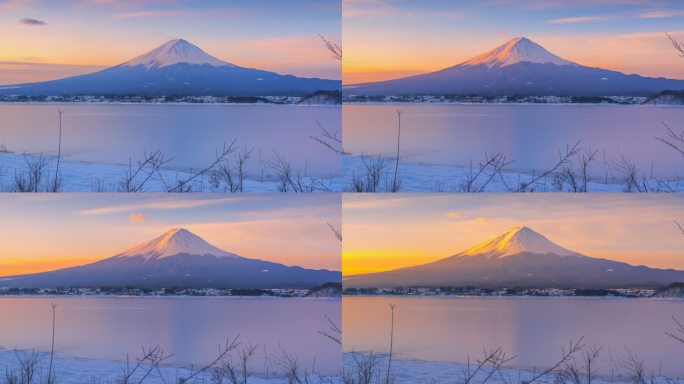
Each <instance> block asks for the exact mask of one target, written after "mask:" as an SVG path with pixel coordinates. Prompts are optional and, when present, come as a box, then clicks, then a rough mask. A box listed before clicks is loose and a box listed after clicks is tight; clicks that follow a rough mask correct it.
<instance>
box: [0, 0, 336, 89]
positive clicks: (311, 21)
mask: <svg viewBox="0 0 684 384" xmlns="http://www.w3.org/2000/svg"><path fill="white" fill-rule="evenodd" d="M0 34H1V35H2V36H12V39H10V40H5V41H3V44H2V47H0V83H8V82H14V81H34V80H44V79H45V78H51V77H52V78H53V77H55V75H54V73H58V74H59V75H63V74H65V73H66V74H74V73H82V72H87V71H90V70H92V69H93V68H101V67H104V66H111V65H116V64H119V63H121V62H124V61H127V60H128V59H131V58H133V57H135V56H138V55H140V54H142V53H145V52H147V51H149V50H152V49H154V48H156V47H157V46H159V45H161V44H163V43H164V42H166V41H168V40H171V39H174V38H184V39H186V40H188V41H190V42H192V43H194V44H196V45H198V46H199V47H200V48H202V49H204V50H205V51H207V52H208V53H209V54H211V55H213V56H216V57H218V58H219V59H221V60H224V61H228V62H232V63H234V64H236V65H240V66H247V67H257V68H261V69H267V70H273V71H277V72H280V73H291V74H295V75H299V76H308V77H325V78H333V79H339V78H340V77H341V73H340V64H339V62H338V61H337V60H334V59H332V58H331V57H330V55H329V53H328V52H327V51H326V50H325V47H324V45H323V43H322V42H321V40H320V38H319V36H318V34H322V35H324V36H326V37H327V38H329V39H331V40H334V41H337V42H339V41H340V39H341V3H340V1H333V0H319V1H313V0H311V1H309V0H297V1H277V0H259V1H238V0H231V1H212V0H197V1H191V0H140V1H132V0H90V1H86V0H65V1H34V0H0ZM55 64H57V65H59V66H60V67H55V66H54V65H55ZM46 65H52V66H51V67H50V66H46Z"/></svg>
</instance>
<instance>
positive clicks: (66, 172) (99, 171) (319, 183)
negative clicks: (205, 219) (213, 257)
mask: <svg viewBox="0 0 684 384" xmlns="http://www.w3.org/2000/svg"><path fill="white" fill-rule="evenodd" d="M34 158H35V156H33V155H30V156H25V155H23V154H17V153H7V152H0V191H13V190H14V188H13V185H14V182H15V175H16V174H17V173H18V174H22V173H25V172H26V170H27V169H28V166H27V159H28V160H31V159H34ZM46 159H47V173H48V174H49V175H50V178H53V177H54V170H55V166H56V161H55V158H54V157H47V158H46ZM133 167H134V168H135V163H133ZM128 169H129V166H128V164H109V163H93V162H81V161H68V160H62V161H61V163H60V170H59V173H60V177H61V180H62V182H61V188H60V191H61V192H118V191H121V182H122V181H123V180H124V179H125V174H126V172H127V171H128ZM192 171H193V172H197V171H198V169H193V170H192ZM160 173H161V176H160V175H158V174H154V175H152V176H151V177H150V179H149V180H147V181H146V182H145V184H144V188H143V189H142V191H144V192H165V191H166V188H165V187H164V184H165V183H166V184H171V185H173V184H175V182H176V180H186V179H188V178H189V177H190V170H189V169H169V168H165V169H162V170H161V172H160ZM294 176H296V174H295V175H294ZM162 177H163V179H164V181H162ZM144 178H145V175H144V174H141V175H140V176H139V177H138V178H137V179H136V182H140V181H142V180H143V179H144ZM46 181H47V180H44V182H46ZM302 184H303V185H304V186H305V188H308V187H311V189H312V190H313V191H314V192H319V191H327V190H332V191H339V190H340V189H341V179H340V178H316V177H310V176H303V177H302ZM45 185H47V184H45ZM191 185H192V191H194V192H226V189H227V185H226V183H225V182H224V181H221V182H220V183H219V184H218V186H217V185H216V183H215V182H214V181H212V178H211V176H210V172H209V173H207V174H205V175H203V176H200V177H198V178H197V179H195V180H193V182H192V183H191ZM41 189H43V188H41ZM289 189H290V190H291V189H292V188H289ZM228 191H230V190H228ZM244 192H279V182H278V180H277V177H276V176H275V175H265V176H264V177H263V179H262V178H261V177H254V176H251V175H247V177H246V179H245V181H244Z"/></svg>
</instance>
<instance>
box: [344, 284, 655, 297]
mask: <svg viewBox="0 0 684 384" xmlns="http://www.w3.org/2000/svg"><path fill="white" fill-rule="evenodd" d="M656 292H657V290H654V289H641V288H624V289H590V288H574V289H566V288H523V287H513V288H500V289H495V288H477V287H469V286H466V287H395V288H346V289H344V292H343V294H344V295H348V296H360V295H388V296H541V297H554V296H582V297H651V296H653V295H654V294H655V293H656Z"/></svg>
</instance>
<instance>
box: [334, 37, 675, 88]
mask: <svg viewBox="0 0 684 384" xmlns="http://www.w3.org/2000/svg"><path fill="white" fill-rule="evenodd" d="M666 89H684V80H674V79H666V78H662V77H659V78H651V77H642V76H639V75H627V74H624V73H621V72H617V71H611V70H606V69H601V68H592V67H587V66H583V65H580V64H577V63H573V62H571V61H569V60H565V59H563V58H561V57H558V56H556V55H554V54H552V53H551V52H549V51H547V50H546V49H544V48H543V47H542V46H540V45H539V44H536V43H535V42H533V41H531V40H529V39H526V38H524V37H521V38H515V39H511V40H509V41H508V42H506V43H505V44H504V45H502V46H499V47H497V48H495V49H493V50H491V51H488V52H486V53H484V54H482V55H479V56H476V57H474V58H472V59H470V60H467V61H465V62H463V63H461V64H458V65H455V66H452V67H449V68H445V69H442V70H440V71H436V72H431V73H427V74H422V75H417V76H411V77H405V78H401V79H396V80H388V81H382V82H376V83H364V84H353V85H349V86H345V87H344V90H343V92H344V93H345V94H349V95H407V94H460V95H464V94H477V95H487V96H497V95H514V94H524V95H539V96H544V95H553V96H622V95H624V96H647V95H651V94H654V93H657V92H660V91H663V90H666Z"/></svg>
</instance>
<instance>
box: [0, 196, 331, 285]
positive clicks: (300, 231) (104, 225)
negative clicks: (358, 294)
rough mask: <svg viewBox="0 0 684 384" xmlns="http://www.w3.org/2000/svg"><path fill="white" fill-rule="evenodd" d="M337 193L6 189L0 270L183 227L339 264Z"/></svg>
mask: <svg viewBox="0 0 684 384" xmlns="http://www.w3.org/2000/svg"><path fill="white" fill-rule="evenodd" d="M339 212H340V197H339V195H333V194H331V195H314V196H307V198H304V197H298V196H287V198H283V197H281V196H280V195H273V196H249V197H241V196H228V197H226V196H206V195H185V196H183V197H175V196H166V195H158V194H144V195H117V194H63V195H59V196H45V195H31V194H27V195H11V196H6V197H4V198H3V199H0V229H1V231H2V233H3V241H2V243H3V245H2V248H1V249H0V276H7V275H14V274H23V273H34V272H41V271H47V270H53V269H59V268H63V267H68V266H75V265H81V264H85V263H90V262H93V261H97V260H101V259H104V258H106V257H111V256H114V255H116V254H118V253H121V252H123V251H125V250H127V249H128V248H130V247H132V246H135V245H138V244H140V243H144V242H147V241H149V240H152V239H153V238H155V237H158V236H160V235H162V234H163V233H164V232H166V231H167V230H169V229H172V228H179V227H183V228H186V229H188V230H190V231H191V232H193V233H195V234H197V235H198V236H200V237H202V238H203V239H205V240H206V241H208V242H209V243H211V244H213V245H215V246H217V247H219V248H221V249H223V250H226V251H228V252H233V253H236V254H238V255H240V256H244V257H249V258H261V259H265V260H269V261H274V262H279V263H283V264H286V265H300V266H303V267H307V268H326V269H334V270H339V269H340V264H341V260H340V252H341V249H340V248H341V247H340V244H339V241H337V239H336V238H335V237H334V236H333V234H332V232H331V231H330V228H329V227H328V225H327V223H331V224H333V225H335V226H336V227H338V228H339V227H340V213H339Z"/></svg>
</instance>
